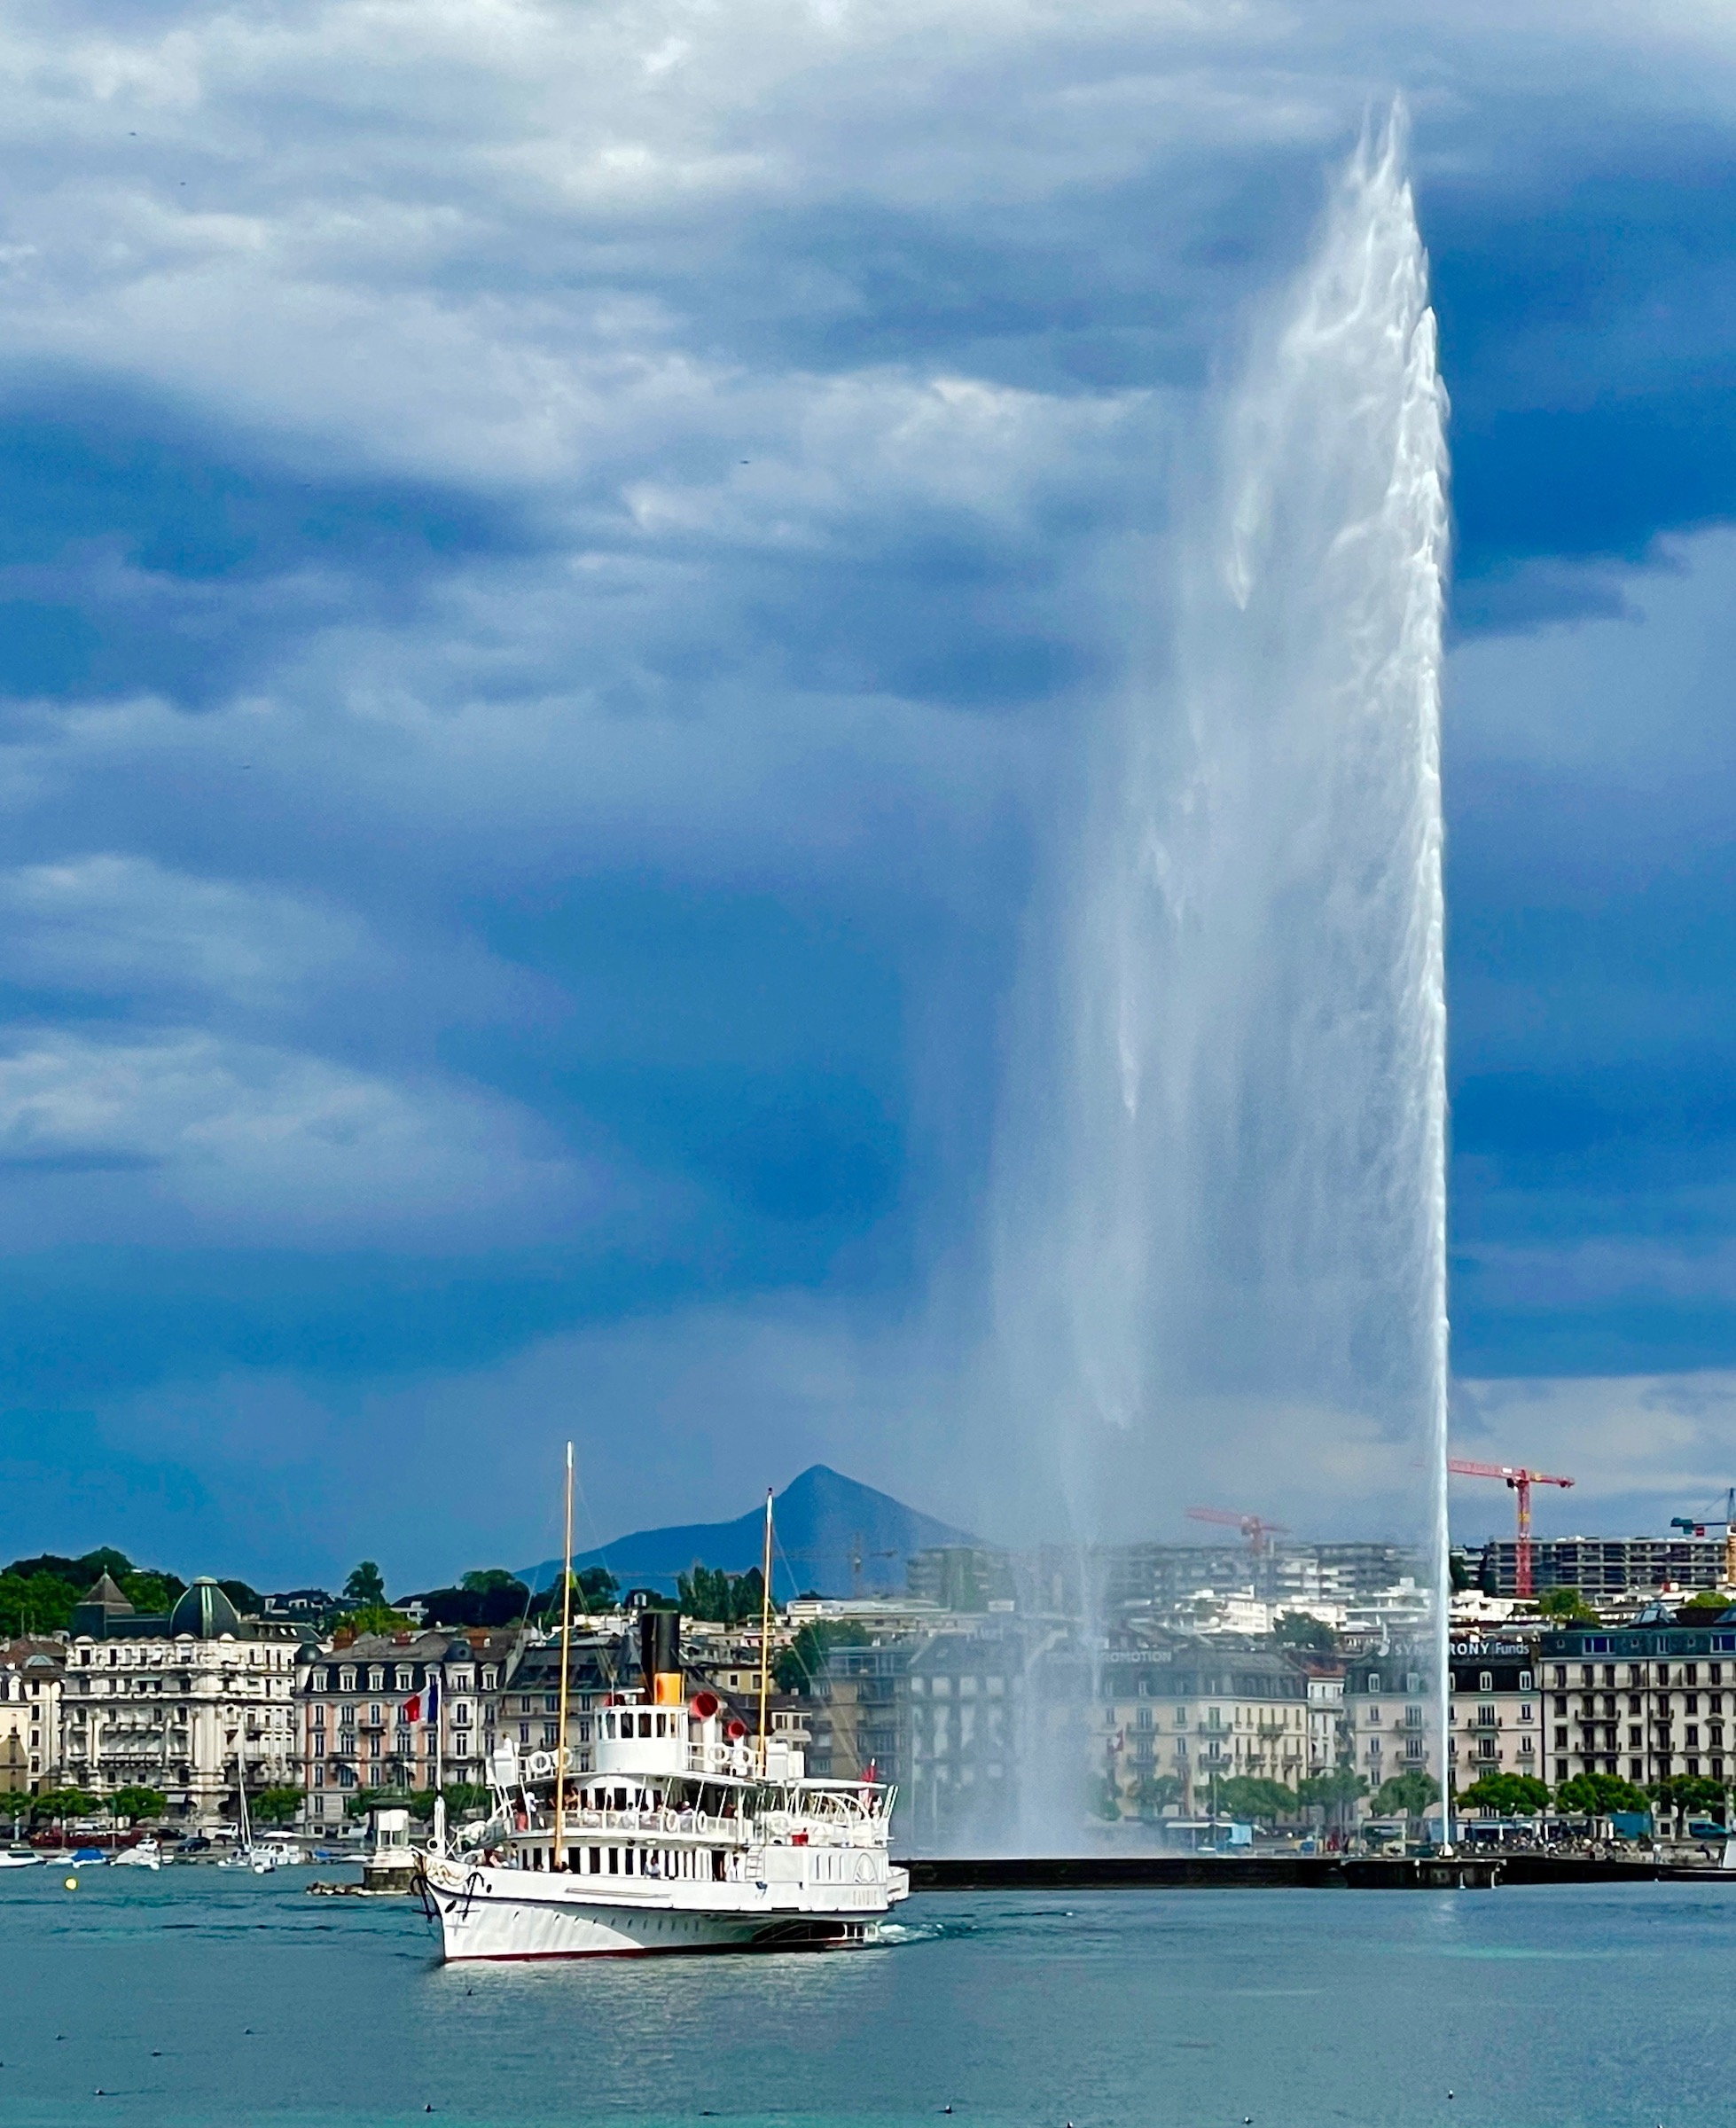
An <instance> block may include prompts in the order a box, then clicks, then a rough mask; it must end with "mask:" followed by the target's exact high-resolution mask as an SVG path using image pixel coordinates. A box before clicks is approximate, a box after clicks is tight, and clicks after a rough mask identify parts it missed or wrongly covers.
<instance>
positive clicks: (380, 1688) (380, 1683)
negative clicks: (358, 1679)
mask: <svg viewBox="0 0 1736 2128" xmlns="http://www.w3.org/2000/svg"><path fill="white" fill-rule="evenodd" d="M385 1689H386V1665H385V1664H384V1663H375V1664H374V1665H373V1667H372V1668H371V1670H369V1672H368V1690H369V1691H370V1692H384V1691H385Z"/></svg>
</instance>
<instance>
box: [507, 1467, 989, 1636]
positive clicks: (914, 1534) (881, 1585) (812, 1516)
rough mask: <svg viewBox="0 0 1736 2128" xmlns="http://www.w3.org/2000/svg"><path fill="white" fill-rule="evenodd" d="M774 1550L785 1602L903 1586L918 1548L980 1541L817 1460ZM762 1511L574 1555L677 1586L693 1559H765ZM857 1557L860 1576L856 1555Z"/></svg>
mask: <svg viewBox="0 0 1736 2128" xmlns="http://www.w3.org/2000/svg"><path fill="white" fill-rule="evenodd" d="M773 1527H774V1530H775V1534H776V1537H777V1547H778V1548H777V1552H776V1553H775V1555H774V1557H773V1561H772V1576H771V1584H772V1588H773V1591H774V1592H775V1593H776V1595H777V1597H778V1601H779V1602H783V1601H784V1600H786V1599H787V1598H788V1597H791V1596H796V1595H802V1594H805V1593H806V1592H808V1591H809V1590H813V1591H816V1592H817V1593H818V1594H820V1595H822V1596H850V1595H855V1594H857V1593H861V1594H880V1593H884V1592H895V1591H901V1590H902V1589H903V1586H904V1568H905V1562H906V1561H908V1560H909V1558H910V1555H911V1553H912V1552H923V1551H927V1549H928V1548H929V1547H930V1546H931V1545H974V1544H975V1543H976V1542H977V1541H978V1540H977V1539H976V1538H975V1537H971V1536H969V1535H968V1534H967V1533H966V1531H965V1530H955V1529H953V1528H952V1526H951V1525H950V1523H948V1522H936V1521H935V1520H934V1516H933V1515H931V1514H918V1513H917V1511H916V1509H915V1508H914V1507H906V1506H904V1504H903V1501H902V1500H895V1499H894V1498H892V1496H891V1494H890V1493H886V1492H876V1491H875V1490H874V1488H873V1487H872V1485H858V1484H857V1483H856V1480H855V1479H854V1478H846V1477H843V1476H841V1475H840V1474H839V1473H838V1472H837V1471H835V1470H828V1469H827V1468H826V1467H825V1464H824V1463H816V1464H815V1465H814V1466H813V1467H811V1469H808V1470H804V1471H803V1472H802V1475H801V1476H800V1477H799V1478H796V1479H794V1481H793V1482H792V1483H790V1484H789V1485H788V1486H786V1488H785V1490H783V1491H782V1492H781V1493H779V1494H778V1497H777V1498H776V1500H775V1501H774V1502H773ZM764 1543H765V1511H764V1509H763V1508H762V1507H750V1508H749V1509H748V1511H747V1514H743V1515H738V1516H737V1518H736V1519H735V1521H734V1522H684V1523H682V1524H680V1525H678V1526H677V1527H676V1528H675V1529H671V1530H635V1531H634V1532H633V1533H632V1535H631V1536H630V1537H618V1538H616V1540H615V1541H614V1544H612V1545H602V1546H600V1547H599V1548H598V1550H597V1551H595V1552H587V1553H584V1554H583V1556H579V1557H575V1559H574V1561H573V1564H574V1565H575V1567H580V1568H583V1567H606V1568H607V1569H608V1570H609V1572H610V1573H611V1574H613V1575H614V1577H615V1579H616V1580H617V1581H618V1582H619V1583H620V1584H621V1586H622V1589H623V1590H626V1589H661V1590H662V1591H663V1592H665V1593H666V1594H669V1595H673V1594H674V1592H675V1583H676V1575H677V1574H684V1573H685V1572H686V1571H687V1570H688V1569H689V1568H690V1567H692V1565H693V1564H694V1563H695V1561H698V1562H699V1563H700V1565H702V1566H708V1567H721V1568H723V1569H724V1570H725V1571H726V1572H728V1573H731V1574H745V1573H746V1572H747V1569H748V1568H749V1567H757V1566H758V1565H759V1564H760V1561H761V1555H762V1550H763V1547H764ZM858 1554H859V1556H860V1559H861V1570H860V1576H859V1578H858V1576H856V1573H855V1572H854V1571H853V1568H852V1561H853V1558H855V1557H856V1555H858ZM559 1576H560V1561H559V1560H558V1559H545V1560H544V1561H543V1563H542V1564H541V1565H540V1566H536V1567H528V1568H527V1569H525V1570H524V1576H523V1577H524V1579H525V1580H527V1581H528V1582H529V1583H530V1584H531V1586H532V1587H533V1588H536V1589H542V1588H546V1587H548V1585H549V1584H550V1583H551V1582H555V1581H558V1580H559Z"/></svg>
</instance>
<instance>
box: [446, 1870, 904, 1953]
mask: <svg viewBox="0 0 1736 2128" xmlns="http://www.w3.org/2000/svg"><path fill="white" fill-rule="evenodd" d="M503 1880H504V1882H503ZM579 1885H580V1880H578V1879H577V1878H568V1877H559V1876H552V1877H551V1876H543V1875H532V1874H531V1873H530V1872H528V1871H522V1870H497V1869H487V1870H484V1869H474V1870H468V1871H465V1870H460V1869H455V1868H452V1867H450V1866H439V1865H436V1866H434V1867H431V1868H428V1869H426V1870H424V1871H423V1873H422V1874H420V1875H419V1876H418V1889H419V1890H420V1892H421V1894H422V1897H423V1902H424V1904H425V1905H426V1908H427V1910H428V1912H429V1913H431V1915H432V1916H433V1917H434V1919H435V1920H436V1921H438V1922H439V1924H440V1932H441V1945H442V1953H443V1955H444V1957H445V1959H446V1960H447V1961H448V1962H449V1963H457V1962H459V1961H463V1960H512V1959H533V1958H536V1959H544V1958H653V1957H676V1956H681V1955H689V1956H691V1955H693V1954H695V1953H699V1952H747V1951H762V1952H763V1951H842V1950H853V1949H859V1948H861V1947H862V1946H864V1945H865V1944H870V1943H872V1942H873V1941H874V1939H875V1936H876V1935H877V1934H878V1931H879V1925H880V1920H881V1919H882V1918H883V1916H884V1913H885V1910H886V1909H885V1902H884V1900H883V1899H882V1900H880V1901H879V1902H877V1904H876V1909H875V1910H867V1909H865V1908H864V1910H862V1911H857V1912H840V1911H833V1912H823V1911H811V1912H809V1911H792V1910H790V1909H789V1908H778V1907H772V1906H770V1905H755V1906H754V1907H753V1908H751V1909H748V1908H746V1907H743V1908H739V1909H737V1910H735V1911H721V1910H719V1909H717V1908H716V1907H710V1908H708V1907H700V1906H689V1905H677V1904H675V1903H673V1902H671V1903H667V1904H653V1903H651V1902H649V1901H629V1900H624V1899H614V1900H611V1899H600V1898H594V1897H587V1896H585V1895H584V1893H583V1891H581V1890H580V1889H579Z"/></svg>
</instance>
